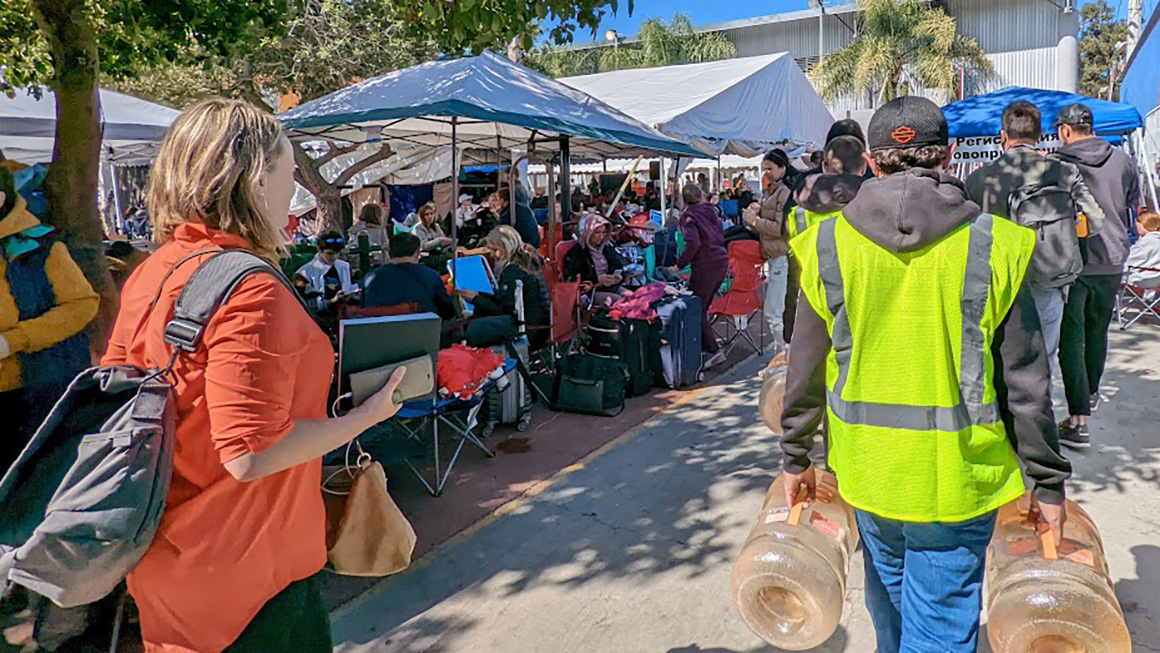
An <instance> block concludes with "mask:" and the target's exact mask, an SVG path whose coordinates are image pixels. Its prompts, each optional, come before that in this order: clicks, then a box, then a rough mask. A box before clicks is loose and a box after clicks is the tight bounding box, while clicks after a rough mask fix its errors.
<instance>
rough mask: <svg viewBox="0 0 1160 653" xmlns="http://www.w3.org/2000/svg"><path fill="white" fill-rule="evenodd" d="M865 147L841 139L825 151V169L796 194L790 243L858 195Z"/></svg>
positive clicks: (789, 226)
mask: <svg viewBox="0 0 1160 653" xmlns="http://www.w3.org/2000/svg"><path fill="white" fill-rule="evenodd" d="M865 157H866V145H865V143H863V142H862V141H861V140H859V139H858V138H857V137H855V136H838V137H835V138H834V139H833V140H831V141H830V142H829V143H826V148H825V150H823V151H822V168H821V170H822V171H821V172H820V173H819V174H816V175H813V176H810V177H808V178H806V180H805V181H804V182H803V183H802V184H801V186H800V187H799V188H798V190H797V191H796V192H795V193H794V201H795V202H796V203H797V206H795V207H794V208H792V209H790V212H789V215H788V216H787V218H786V228H787V231H788V232H789V237H790V238H791V239H793V238H795V237H797V236H798V235H799V234H801V233H803V232H804V231H805V230H806V229H808V228H810V227H812V226H813V225H815V224H817V223H818V222H821V221H822V220H828V219H830V218H834V217H837V216H838V215H839V214H840V213H841V211H842V209H843V208H844V207H845V206H846V205H847V204H849V203H850V202H851V201H853V199H854V198H855V197H856V196H857V195H858V189H859V188H861V187H862V182H863V181H864V175H865V173H866V158H865Z"/></svg>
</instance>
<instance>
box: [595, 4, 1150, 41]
mask: <svg viewBox="0 0 1160 653" xmlns="http://www.w3.org/2000/svg"><path fill="white" fill-rule="evenodd" d="M829 1H830V2H831V3H835V4H843V3H844V2H845V1H846V0H829ZM1043 1H1046V0H1043ZM1092 1H1093V0H1080V4H1081V5H1085V4H1087V3H1088V2H1092ZM1107 1H1108V4H1109V5H1111V6H1112V7H1118V10H1119V13H1120V14H1121V15H1122V14H1124V12H1125V11H1126V10H1127V2H1126V1H1125V0H1107ZM626 2H627V0H621V11H620V13H619V15H616V16H612V17H609V18H607V19H605V20H604V22H603V23H601V25H600V29H599V30H598V31H597V34H599V35H601V38H603V34H604V32H605V31H606V30H609V29H615V30H616V31H617V32H619V33H620V34H621V35H622V36H628V35H631V34H636V31H637V29H638V28H639V27H640V24H641V22H643V21H644V20H646V19H648V18H653V17H657V16H661V17H665V18H667V17H669V16H672V15H673V13H674V12H682V13H686V14H689V15H690V16H692V18H693V24H694V25H705V24H708V23H720V22H723V21H727V20H738V19H741V18H752V17H754V16H764V15H766V14H777V13H782V12H786V11H797V10H799V9H805V8H806V6H807V5H808V0H764V1H762V0H733V1H732V2H730V1H729V0H636V3H635V7H634V10H633V12H632V16H629V15H628V12H627V11H625V6H624V5H625V4H626ZM1155 5H1156V2H1155V0H1145V2H1144V6H1145V8H1146V9H1147V8H1151V7H1154V6H1155ZM1145 16H1147V13H1145ZM1145 19H1146V18H1145ZM590 40H592V38H591V35H590V34H588V33H587V32H586V31H584V32H580V33H578V34H577V35H576V41H577V42H584V41H590Z"/></svg>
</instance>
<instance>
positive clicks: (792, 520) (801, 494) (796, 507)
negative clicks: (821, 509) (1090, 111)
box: [786, 487, 806, 526]
mask: <svg viewBox="0 0 1160 653" xmlns="http://www.w3.org/2000/svg"><path fill="white" fill-rule="evenodd" d="M805 495H806V489H805V487H801V488H798V494H797V496H796V497H794V502H793V506H791V507H790V509H789V519H787V520H786V523H787V524H789V525H790V526H797V525H798V524H799V523H801V520H802V512H803V511H804V510H805V509H806V496H805Z"/></svg>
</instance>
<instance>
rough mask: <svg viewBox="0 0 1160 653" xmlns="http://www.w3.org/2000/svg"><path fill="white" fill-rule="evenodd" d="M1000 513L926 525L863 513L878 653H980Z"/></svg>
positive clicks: (860, 514) (868, 596)
mask: <svg viewBox="0 0 1160 653" xmlns="http://www.w3.org/2000/svg"><path fill="white" fill-rule="evenodd" d="M995 516H996V513H995V512H990V513H988V514H986V515H983V516H982V517H978V518H976V519H972V520H969V521H965V522H959V523H954V524H941V523H935V524H924V523H917V522H901V521H895V520H892V519H885V518H883V517H878V516H876V515H873V514H870V513H868V512H865V511H862V510H859V511H858V530H859V531H860V532H861V534H862V544H863V546H864V547H865V551H864V554H863V558H864V559H865V562H866V607H867V608H868V609H869V610H870V618H871V619H872V620H873V621H874V630H875V632H876V633H877V636H878V653H975V650H976V648H977V647H978V640H979V610H980V608H981V607H982V588H983V568H984V566H985V563H986V559H987V544H988V543H989V542H990V541H991V533H992V531H994V529H995Z"/></svg>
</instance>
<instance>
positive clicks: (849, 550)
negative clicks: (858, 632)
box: [733, 470, 858, 651]
mask: <svg viewBox="0 0 1160 653" xmlns="http://www.w3.org/2000/svg"><path fill="white" fill-rule="evenodd" d="M816 473H817V475H818V493H817V500H816V501H814V502H813V503H812V504H811V505H810V506H809V507H808V508H804V509H802V508H800V505H799V506H795V507H794V508H792V509H791V508H790V507H788V506H786V502H785V490H784V489H783V478H784V477H780V476H779V477H778V478H777V480H775V481H774V482H773V485H771V486H770V488H769V492H767V493H766V495H765V502H764V504H763V505H762V508H761V512H760V513H759V514H758V516H757V524H756V525H755V526H754V527H753V530H752V531H750V533H749V539H748V540H747V541H746V542H745V547H744V549H743V550H742V551H741V555H740V556H738V558H737V561H736V562H735V563H734V564H733V601H734V603H736V605H737V609H738V610H739V611H740V612H741V618H742V619H744V620H745V623H746V624H747V625H748V626H749V628H750V629H752V630H753V632H755V633H757V635H758V636H760V637H761V638H762V639H764V640H765V641H766V642H768V643H769V644H771V645H773V646H775V647H778V648H781V649H786V650H790V651H801V650H805V649H810V648H814V647H816V646H820V645H821V644H822V643H824V642H825V641H826V640H827V639H829V638H830V636H831V635H833V634H834V631H835V630H836V629H837V627H838V621H839V620H840V619H841V618H842V604H843V602H844V600H845V597H846V576H847V573H848V572H849V569H850V556H851V555H852V554H853V553H854V549H855V548H856V547H857V546H858V527H857V524H856V523H855V521H854V510H853V508H851V507H850V506H849V505H848V504H847V503H846V502H845V501H843V500H842V497H841V496H839V495H838V484H837V481H836V480H835V478H834V477H833V475H831V474H829V473H827V472H823V471H820V470H819V471H817V472H816ZM795 524H796V525H795Z"/></svg>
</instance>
